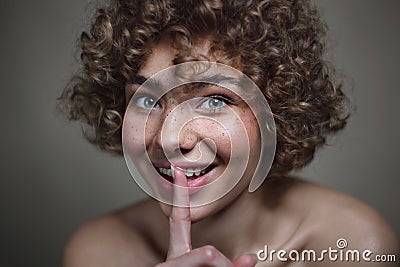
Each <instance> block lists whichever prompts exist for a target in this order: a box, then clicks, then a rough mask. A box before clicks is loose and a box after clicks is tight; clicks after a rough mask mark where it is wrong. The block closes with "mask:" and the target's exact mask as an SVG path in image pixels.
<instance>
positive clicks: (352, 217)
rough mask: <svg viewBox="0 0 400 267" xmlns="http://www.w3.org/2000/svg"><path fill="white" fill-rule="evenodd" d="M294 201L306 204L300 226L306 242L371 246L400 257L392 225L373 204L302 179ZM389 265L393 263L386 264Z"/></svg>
mask: <svg viewBox="0 0 400 267" xmlns="http://www.w3.org/2000/svg"><path fill="white" fill-rule="evenodd" d="M293 191H295V194H292V195H291V198H292V200H293V201H295V199H297V200H296V201H297V202H298V200H299V199H301V200H302V201H301V202H302V204H301V205H302V206H303V207H305V211H306V212H305V214H306V215H305V216H304V219H303V222H302V226H301V227H300V229H301V230H300V232H302V236H303V237H304V238H303V246H304V247H309V248H316V249H321V250H322V249H327V248H328V247H332V248H334V249H335V248H336V249H337V248H338V247H337V242H338V240H339V239H340V240H341V241H343V242H342V244H341V245H343V244H344V243H346V244H345V245H346V248H348V249H359V250H370V251H372V252H373V253H374V254H375V255H376V254H394V255H396V259H397V260H398V259H399V250H400V244H399V238H398V237H397V235H396V233H395V232H394V230H393V229H392V227H391V226H390V225H389V224H388V223H387V222H386V221H385V219H384V218H383V217H382V216H381V215H380V214H379V213H378V212H377V211H376V210H375V209H373V208H372V207H370V206H368V205H367V204H365V203H363V202H361V201H359V200H357V199H356V198H353V197H351V196H348V195H345V194H342V193H339V192H336V191H333V190H330V189H328V188H324V187H322V186H318V185H315V184H313V183H309V182H305V181H299V182H298V185H297V186H296V189H295V190H293ZM385 266H390V265H385Z"/></svg>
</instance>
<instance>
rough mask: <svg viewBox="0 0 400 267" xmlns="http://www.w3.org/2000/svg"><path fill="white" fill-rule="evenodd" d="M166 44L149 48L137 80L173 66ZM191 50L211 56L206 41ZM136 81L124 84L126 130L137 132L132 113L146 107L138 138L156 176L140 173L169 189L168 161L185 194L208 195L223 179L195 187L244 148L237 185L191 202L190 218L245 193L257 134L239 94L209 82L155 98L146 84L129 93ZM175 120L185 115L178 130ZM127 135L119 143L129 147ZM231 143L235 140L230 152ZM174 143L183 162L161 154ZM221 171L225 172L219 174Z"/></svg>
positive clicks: (171, 51)
mask: <svg viewBox="0 0 400 267" xmlns="http://www.w3.org/2000/svg"><path fill="white" fill-rule="evenodd" d="M171 47H172V46H171V45H170V44H169V43H168V42H166V41H162V42H160V43H158V44H156V45H153V46H152V50H151V53H150V54H149V55H148V57H147V59H146V61H145V62H144V64H143V65H142V67H141V68H140V70H139V71H138V77H140V78H141V79H142V80H143V78H145V79H146V78H148V77H150V76H152V75H154V74H155V73H157V72H159V71H161V70H164V69H166V68H168V67H170V66H173V59H174V58H175V56H176V51H175V50H174V49H173V48H171ZM194 49H195V52H196V54H198V55H203V56H206V57H207V58H209V59H210V61H215V59H213V58H210V56H209V55H208V46H207V43H206V42H204V43H202V44H201V45H196V46H195V47H194ZM139 80H140V79H139ZM140 83H141V82H138V84H133V85H129V86H127V88H126V103H127V105H128V103H129V101H130V104H129V107H131V106H132V108H133V110H134V112H133V113H132V112H130V113H129V114H130V116H132V120H131V121H132V123H131V125H129V127H128V129H129V131H130V132H132V136H133V135H134V134H135V133H137V132H138V131H139V130H138V129H140V128H143V125H138V124H137V123H135V121H136V122H137V121H138V120H135V117H137V118H139V116H141V115H140V114H141V113H143V114H144V113H146V112H149V109H150V115H149V116H148V117H147V118H146V122H145V134H144V135H143V139H144V146H145V149H146V150H147V151H146V152H147V154H148V157H149V159H150V161H151V163H152V165H153V167H154V168H155V170H156V171H157V172H158V175H159V177H157V178H153V177H146V178H145V179H158V180H160V181H161V187H162V188H163V190H171V188H172V184H171V183H170V182H172V181H173V179H172V177H171V176H172V171H171V160H172V161H173V165H174V166H175V167H180V168H181V169H183V170H184V172H185V175H186V176H187V178H188V186H189V187H190V192H191V195H192V194H193V195H194V194H200V193H203V194H211V193H212V192H211V191H213V190H215V191H218V190H221V188H216V187H223V186H225V184H224V183H220V184H218V185H216V186H215V187H213V185H211V186H210V187H209V188H207V191H205V192H197V191H196V188H198V187H200V186H204V185H208V184H210V183H212V182H213V181H215V180H218V179H219V178H220V177H221V176H222V175H223V173H224V172H225V171H226V170H227V167H228V164H229V162H230V161H234V160H235V159H236V160H237V161H238V163H239V162H240V161H241V160H242V159H241V158H240V156H241V154H246V153H245V151H246V152H247V153H248V158H247V159H246V160H247V162H248V163H247V164H246V168H245V169H244V170H243V171H244V174H243V176H242V177H241V179H240V181H239V182H238V184H237V185H236V186H235V187H234V188H233V190H231V191H229V192H227V193H226V195H225V196H224V197H222V198H220V199H219V200H217V201H214V202H212V203H210V204H207V205H203V206H199V207H191V217H192V218H191V219H192V221H198V220H201V219H202V218H205V217H207V216H209V215H211V214H214V213H215V212H217V211H218V210H220V209H221V208H223V207H224V206H226V205H228V204H229V203H230V202H232V201H233V200H234V199H235V198H236V197H237V196H238V195H239V194H240V193H241V192H247V190H246V189H247V186H248V184H249V181H250V179H251V177H252V175H253V172H254V169H255V167H256V165H257V163H258V159H259V153H260V151H259V150H260V133H259V128H258V124H257V121H256V119H255V117H254V114H253V112H252V110H251V109H250V108H249V107H248V106H247V104H246V103H245V102H244V101H243V99H241V97H240V96H238V95H237V94H235V93H233V92H232V91H230V90H228V89H226V88H223V87H219V86H216V85H213V84H202V85H201V86H195V85H194V86H179V87H177V88H175V89H173V90H170V91H168V92H167V93H166V94H165V95H163V96H162V97H161V98H160V99H159V100H158V101H157V100H156V99H155V97H153V96H152V92H151V89H147V90H148V92H147V93H146V94H140V95H139V96H136V95H135V96H134V98H132V96H133V95H134V94H135V92H136V91H137V90H138V88H139V87H140ZM144 92H146V89H145V90H144ZM131 99H132V100H131ZM182 103H190V105H192V106H193V105H194V106H195V107H196V112H198V113H200V114H201V117H200V118H197V119H193V120H191V119H190V111H189V110H186V109H185V107H186V105H183V104H182ZM233 114H236V115H233ZM188 118H189V119H188ZM215 118H220V119H221V120H223V123H222V124H221V123H218V121H217V120H216V119H215ZM166 120H167V121H166ZM168 120H169V121H168ZM180 120H185V124H184V125H183V126H182V127H181V129H180V131H177V129H176V128H177V127H176V126H175V124H174V122H176V121H180ZM244 135H247V138H248V142H244V141H241V140H244V138H246V137H245V136H244ZM175 137H176V138H175ZM127 140H128V141H125V144H124V145H126V146H127V147H129V148H130V150H132V151H134V150H135V149H136V148H135V146H137V143H135V141H134V140H135V138H128V139H127ZM130 140H132V141H130ZM233 140H236V142H233ZM126 142H128V143H126ZM232 144H234V145H235V151H236V152H235V153H236V155H232V151H233V150H232ZM177 148H178V149H179V150H180V152H181V153H182V156H183V157H185V159H186V161H185V162H183V161H180V160H177V161H174V159H171V158H170V157H168V158H167V156H168V152H170V153H173V152H174V150H176V149H177ZM168 150H171V151H168ZM210 163H211V164H210ZM234 165H240V164H234ZM234 173H238V172H237V171H235V172H234ZM239 173H240V172H239ZM226 174H227V173H226V172H225V176H226ZM228 179H229V177H228ZM232 179H233V177H232ZM226 186H227V185H226ZM160 204H161V208H162V210H163V212H164V213H165V214H166V215H169V212H170V206H169V205H165V204H163V203H160Z"/></svg>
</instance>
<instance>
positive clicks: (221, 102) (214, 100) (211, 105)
mask: <svg viewBox="0 0 400 267" xmlns="http://www.w3.org/2000/svg"><path fill="white" fill-rule="evenodd" d="M227 102H228V101H227V100H226V99H225V98H224V97H218V96H214V97H207V98H206V100H205V101H204V102H203V103H201V107H202V108H208V109H218V108H222V107H224V106H225V105H226V104H227Z"/></svg>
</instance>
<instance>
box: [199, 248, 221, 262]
mask: <svg viewBox="0 0 400 267" xmlns="http://www.w3.org/2000/svg"><path fill="white" fill-rule="evenodd" d="M202 253H203V256H204V257H205V258H206V259H207V260H209V261H213V260H215V259H216V258H218V256H219V252H218V250H217V249H216V248H215V247H213V246H211V245H207V246H204V247H203V248H202Z"/></svg>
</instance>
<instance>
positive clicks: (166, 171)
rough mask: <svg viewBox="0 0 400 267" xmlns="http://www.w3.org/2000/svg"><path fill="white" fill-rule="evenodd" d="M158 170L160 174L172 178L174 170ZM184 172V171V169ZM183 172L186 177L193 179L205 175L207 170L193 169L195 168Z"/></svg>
mask: <svg viewBox="0 0 400 267" xmlns="http://www.w3.org/2000/svg"><path fill="white" fill-rule="evenodd" d="M158 170H159V171H160V173H163V174H166V175H168V176H170V177H172V170H171V169H165V168H158ZM182 170H183V169H182ZM183 172H184V173H185V175H186V176H187V177H191V176H193V174H194V175H196V176H199V175H200V174H204V173H205V172H206V170H205V169H200V168H197V169H193V168H189V169H187V170H183Z"/></svg>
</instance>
